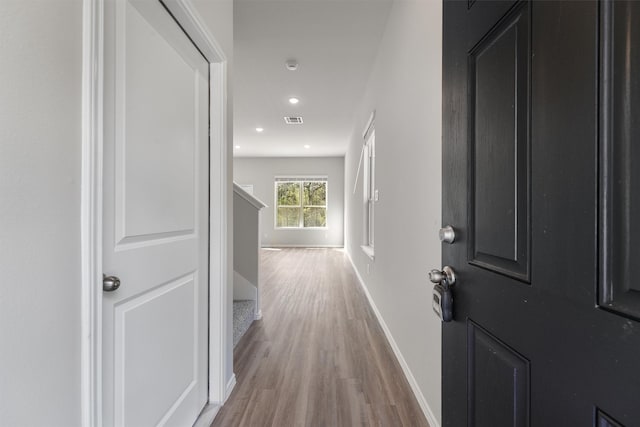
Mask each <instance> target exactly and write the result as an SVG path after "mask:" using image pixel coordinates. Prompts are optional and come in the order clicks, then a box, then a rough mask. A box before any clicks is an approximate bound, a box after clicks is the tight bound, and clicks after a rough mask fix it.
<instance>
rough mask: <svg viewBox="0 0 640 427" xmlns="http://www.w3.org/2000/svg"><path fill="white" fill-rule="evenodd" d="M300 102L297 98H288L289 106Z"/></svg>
mask: <svg viewBox="0 0 640 427" xmlns="http://www.w3.org/2000/svg"><path fill="white" fill-rule="evenodd" d="M298 102H300V100H299V99H298V98H289V104H293V105H296V104H297V103H298Z"/></svg>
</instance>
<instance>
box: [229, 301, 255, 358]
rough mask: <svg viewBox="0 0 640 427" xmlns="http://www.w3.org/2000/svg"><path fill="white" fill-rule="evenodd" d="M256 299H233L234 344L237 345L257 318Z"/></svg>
mask: <svg viewBox="0 0 640 427" xmlns="http://www.w3.org/2000/svg"><path fill="white" fill-rule="evenodd" d="M255 307H256V302H255V301H254V300H236V301H233V346H234V347H235V346H236V344H238V341H240V338H242V336H243V335H244V334H245V332H247V330H248V329H249V326H251V324H252V323H253V321H254V320H255Z"/></svg>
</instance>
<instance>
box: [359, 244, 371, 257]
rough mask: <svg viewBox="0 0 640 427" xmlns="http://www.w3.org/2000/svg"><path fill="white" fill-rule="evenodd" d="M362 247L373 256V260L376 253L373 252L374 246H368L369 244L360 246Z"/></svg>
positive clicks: (368, 254) (367, 253) (363, 250)
mask: <svg viewBox="0 0 640 427" xmlns="http://www.w3.org/2000/svg"><path fill="white" fill-rule="evenodd" d="M360 248H361V249H362V252H364V253H365V254H366V255H367V256H368V257H369V258H371V260H372V261H373V260H374V258H375V257H374V254H373V246H368V245H362V246H360Z"/></svg>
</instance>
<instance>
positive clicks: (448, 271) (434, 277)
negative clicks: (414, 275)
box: [429, 265, 456, 286]
mask: <svg viewBox="0 0 640 427" xmlns="http://www.w3.org/2000/svg"><path fill="white" fill-rule="evenodd" d="M429 280H431V283H435V284H441V285H448V286H451V285H453V284H454V283H456V273H455V272H454V271H453V268H451V267H449V266H448V265H445V266H444V267H442V271H441V270H431V271H430V272H429Z"/></svg>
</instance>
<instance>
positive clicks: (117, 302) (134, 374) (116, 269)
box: [103, 0, 209, 427]
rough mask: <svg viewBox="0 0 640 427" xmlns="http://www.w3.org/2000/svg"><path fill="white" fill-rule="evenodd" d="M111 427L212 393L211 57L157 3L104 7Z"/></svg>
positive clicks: (188, 412)
mask: <svg viewBox="0 0 640 427" xmlns="http://www.w3.org/2000/svg"><path fill="white" fill-rule="evenodd" d="M105 6H106V7H105V64H106V67H105V123H104V124H105V139H104V159H105V160H104V202H103V203H104V213H103V216H104V219H103V221H104V233H103V256H104V260H103V264H104V271H105V273H106V274H107V275H115V276H118V277H119V278H120V280H121V287H120V289H118V290H117V291H115V292H109V293H105V294H104V299H103V301H104V303H103V329H104V331H103V335H104V337H103V372H104V374H103V402H104V409H103V411H104V425H105V426H112V425H115V426H130V427H143V426H154V425H167V426H169V425H180V426H187V425H191V424H192V423H193V422H194V421H195V419H196V418H197V416H198V414H199V413H200V411H201V410H202V408H203V407H204V405H205V404H206V400H207V379H208V378H207V377H208V373H207V355H208V342H207V324H208V323H207V321H208V306H207V301H208V298H207V296H208V291H207V289H208V176H209V171H208V141H209V137H208V126H209V123H208V91H209V86H208V63H207V62H206V60H205V59H204V58H203V57H202V55H201V54H200V52H199V51H198V50H197V49H196V48H195V46H194V45H193V44H192V43H191V41H190V40H189V39H188V37H187V36H186V35H185V34H184V33H183V31H182V30H181V29H180V27H179V26H178V25H177V24H176V23H175V21H174V20H173V18H172V17H171V16H170V15H169V14H168V13H167V12H166V10H165V9H164V7H163V6H162V4H161V3H160V2H159V1H157V0H110V1H107V2H106V5H105Z"/></svg>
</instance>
